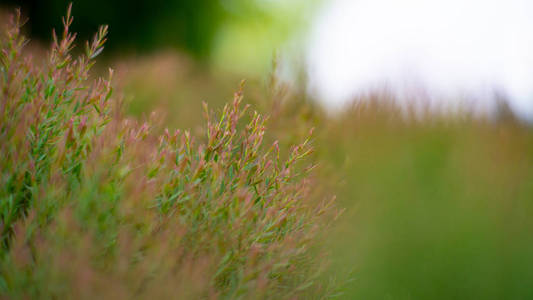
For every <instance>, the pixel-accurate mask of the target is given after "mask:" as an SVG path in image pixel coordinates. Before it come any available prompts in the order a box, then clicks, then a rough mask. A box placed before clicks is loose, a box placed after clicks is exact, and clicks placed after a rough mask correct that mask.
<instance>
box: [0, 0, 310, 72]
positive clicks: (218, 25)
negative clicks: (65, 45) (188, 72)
mask: <svg viewBox="0 0 533 300" xmlns="http://www.w3.org/2000/svg"><path fill="white" fill-rule="evenodd" d="M1 2H2V3H0V4H4V6H8V7H13V6H15V7H17V6H18V7H21V8H22V11H23V13H24V14H25V15H26V16H27V17H28V19H29V21H28V24H27V27H26V29H27V30H29V36H31V37H33V38H38V39H41V40H45V41H47V40H49V39H50V37H51V35H50V28H52V27H53V28H60V27H61V23H60V16H62V15H63V14H64V12H65V10H66V7H67V5H68V3H70V2H73V4H74V5H73V14H74V15H75V16H76V18H75V21H74V24H73V30H74V31H75V32H77V33H78V34H79V37H81V38H82V39H88V38H90V37H91V36H92V34H93V33H94V31H95V30H96V28H98V26H99V25H101V24H108V25H109V27H110V34H109V43H108V47H110V48H113V49H114V50H120V51H121V54H123V53H122V52H123V51H124V50H125V49H129V50H134V51H136V52H137V51H141V52H144V51H148V50H153V49H158V48H161V47H174V48H177V49H179V50H182V51H185V52H187V53H189V54H191V55H193V56H194V57H196V58H197V59H200V60H203V61H207V60H208V58H210V56H212V54H213V51H220V52H222V54H215V56H216V57H221V58H222V59H228V53H230V54H232V55H241V56H242V55H243V54H244V55H248V56H249V55H254V51H255V52H258V51H259V52H261V55H263V52H264V51H267V52H270V53H268V55H271V54H272V53H271V52H272V51H273V49H274V48H275V47H277V46H279V44H280V43H281V41H282V40H284V39H285V38H286V37H287V36H288V33H289V32H290V31H292V30H293V29H295V28H296V27H297V26H296V25H297V23H298V15H300V14H301V13H302V9H301V8H302V7H303V6H305V7H309V6H310V4H311V3H312V2H314V1H311V2H309V1H301V0H296V1H295V0H291V1H267V0H252V1H249V0H195V1H192V0H171V1H168V0H137V1H129V0H113V1H108V0H77V1H72V0H47V1H40V0H3V1H1ZM228 45H231V46H230V47H228ZM258 46H259V47H263V48H264V49H259V47H258ZM228 48H230V49H229V50H228ZM217 49H219V50H217ZM238 49H241V50H240V51H237V52H235V51H236V50H238ZM262 50H264V51H262ZM230 56H231V55H230ZM263 56H264V55H263ZM257 60H258V59H257V56H254V57H253V58H252V59H249V60H248V62H254V61H257ZM259 60H261V59H259Z"/></svg>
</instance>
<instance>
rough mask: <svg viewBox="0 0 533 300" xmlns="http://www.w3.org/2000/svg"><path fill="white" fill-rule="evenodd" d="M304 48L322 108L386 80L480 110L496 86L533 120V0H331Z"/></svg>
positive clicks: (401, 91) (487, 106)
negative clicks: (323, 103)
mask: <svg viewBox="0 0 533 300" xmlns="http://www.w3.org/2000/svg"><path fill="white" fill-rule="evenodd" d="M307 49H308V51H307V56H306V60H307V65H308V67H309V76H310V83H311V88H312V89H313V92H315V93H318V95H319V97H320V98H321V99H323V101H324V102H325V103H326V104H327V105H328V106H330V107H337V108H338V107H340V106H342V104H344V103H346V102H347V101H349V100H351V99H352V98H353V96H355V95H357V94H360V93H364V92H365V91H366V90H368V89H370V88H376V87H381V86H382V85H383V84H384V83H386V85H387V86H388V87H389V88H391V89H392V90H393V91H394V92H395V93H397V95H398V96H399V97H400V98H404V99H408V98H412V97H407V95H408V94H409V93H410V92H412V91H413V89H415V90H416V89H417V88H420V87H423V88H424V89H425V90H426V91H428V92H429V93H430V95H432V96H433V97H434V98H432V101H433V105H436V106H441V107H451V108H453V107H457V106H464V105H465V103H466V102H464V99H469V103H468V104H466V105H467V106H468V107H469V108H470V109H472V110H473V111H476V112H488V113H490V112H491V110H492V109H493V108H494V99H493V97H492V95H493V91H494V90H498V91H499V92H503V93H505V94H506V95H507V96H508V97H509V98H510V100H511V103H510V105H511V108H512V109H513V110H514V111H515V112H516V113H518V114H519V115H520V116H522V117H526V118H529V119H533V0H331V1H329V2H328V3H327V4H326V5H325V8H324V9H323V10H322V13H321V14H320V15H319V16H318V18H317V20H316V22H315V24H314V28H313V29H312V34H311V38H310V42H309V45H308V48H307ZM436 98H439V99H446V100H436ZM461 99H463V100H461ZM472 101H474V102H472ZM476 101H477V102H476Z"/></svg>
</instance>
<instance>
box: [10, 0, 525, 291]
mask: <svg viewBox="0 0 533 300" xmlns="http://www.w3.org/2000/svg"><path fill="white" fill-rule="evenodd" d="M68 2H69V1H64V0H48V1H38V0H35V1H31V0H18V1H17V0H0V4H1V5H0V6H1V7H2V9H3V10H4V11H7V10H9V9H12V8H14V7H21V8H22V11H23V14H24V15H25V16H27V17H28V18H29V21H28V23H27V25H26V26H25V27H24V29H25V30H26V33H27V35H29V36H30V38H31V39H32V41H33V43H32V44H33V45H34V46H35V47H36V48H38V47H39V44H47V43H48V42H49V40H50V36H51V34H50V33H51V28H60V25H61V16H62V15H63V14H64V12H65V11H66V7H67V5H68ZM532 14H533V9H532V7H531V4H529V3H528V1H524V0H510V1H500V0H490V1H478V0H468V1H467V0H463V1H459V0H449V1H440V0H434V1H423V0H394V1H393V0H390V1H388V0H379V1H370V0H368V1H364V0H360V1H356V0H353V1H351V0H333V1H325V0H197V1H180V0H170V1H169V0H166V1H163V0H150V1H145V0H140V1H126V0H116V1H106V0H92V1H89V0H87V1H82V0H78V1H74V6H73V15H74V25H73V30H74V31H76V32H78V33H79V37H80V40H86V39H88V38H90V37H91V36H92V34H93V32H95V31H96V30H97V27H98V25H100V24H109V25H110V35H109V43H108V46H107V48H106V51H105V56H104V57H103V60H100V61H99V63H98V64H97V69H98V68H100V69H101V70H106V68H107V67H108V66H110V67H113V68H115V69H116V70H117V73H118V76H117V83H116V84H117V85H118V86H119V87H120V90H121V91H122V93H123V96H124V99H125V100H126V106H127V111H128V113H129V114H131V115H132V116H135V117H138V118H141V119H142V118H146V117H147V116H148V115H149V114H150V112H151V111H154V110H155V111H157V112H159V113H161V115H162V118H161V121H162V122H165V123H166V125H167V126H170V127H179V128H192V129H193V130H196V129H198V128H199V126H200V125H201V124H203V120H202V118H201V117H200V116H201V112H202V109H201V104H200V102H201V101H206V102H208V103H209V105H210V106H212V107H215V108H219V107H220V106H221V105H223V104H224V103H226V102H227V101H228V100H229V99H231V97H232V93H233V91H234V90H235V89H236V88H237V87H238V84H239V82H240V81H241V80H242V79H243V78H246V79H247V81H248V84H247V85H246V90H245V95H246V97H245V99H246V101H247V102H249V103H252V104H253V105H254V109H257V110H259V111H260V112H263V113H266V114H269V115H271V119H270V121H269V124H268V127H269V128H270V132H269V133H268V137H267V138H268V139H270V140H274V139H278V140H280V142H281V143H282V144H284V145H289V144H293V143H296V142H298V141H300V140H301V139H302V138H303V136H304V135H305V133H306V132H308V129H309V128H310V127H315V128H316V133H315V135H314V141H313V142H314V147H315V150H316V151H315V153H314V157H313V160H315V161H316V162H318V163H319V168H318V169H317V171H316V177H317V178H318V180H319V181H318V182H319V183H320V186H317V189H324V190H327V191H329V192H330V193H333V194H336V195H337V199H338V202H339V206H341V207H343V208H346V212H345V214H344V215H343V216H342V217H341V218H340V219H339V220H338V222H337V225H336V226H335V227H334V229H333V232H330V233H328V234H327V236H326V237H324V239H323V246H324V247H325V248H326V249H328V250H329V251H330V253H331V254H332V255H331V257H332V259H331V263H330V267H329V270H328V273H327V274H326V275H325V276H324V278H323V280H324V283H326V282H334V283H335V284H336V285H337V286H338V289H337V290H336V292H335V293H333V294H332V295H331V296H332V297H334V296H335V297H340V298H344V299H450V298H453V299H502V298H505V299H531V298H533V286H532V285H531V282H532V281H533V221H532V220H533V218H531V216H533V132H532V130H531V127H530V125H529V123H528V122H529V120H531V116H532V114H531V112H532V111H533V102H532V101H531V99H533V98H532V97H531V96H532V95H533V92H532V91H533V80H531V78H533V76H532V75H533V47H532V45H533V43H532V37H533V21H532V20H533V18H531V16H532ZM473 37H475V38H473ZM79 45H80V44H79ZM78 49H81V47H79V48H78ZM324 104H325V105H324ZM332 111H333V112H332Z"/></svg>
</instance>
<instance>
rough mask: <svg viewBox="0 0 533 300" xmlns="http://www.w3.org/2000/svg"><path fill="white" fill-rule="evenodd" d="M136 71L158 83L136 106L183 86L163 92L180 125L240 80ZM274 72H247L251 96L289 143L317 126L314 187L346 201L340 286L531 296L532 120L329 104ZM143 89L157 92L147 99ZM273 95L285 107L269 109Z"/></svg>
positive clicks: (365, 294) (371, 102)
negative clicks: (273, 77) (335, 109)
mask: <svg viewBox="0 0 533 300" xmlns="http://www.w3.org/2000/svg"><path fill="white" fill-rule="evenodd" d="M156 61H157V59H156ZM151 65H152V66H156V65H157V63H154V64H151ZM167 66H168V65H167ZM206 73H209V72H206ZM215 73H216V72H215ZM131 74H135V73H130V75H131ZM143 74H146V72H143ZM209 74H211V73H209ZM132 76H133V78H132V79H130V78H128V77H127V76H126V77H125V78H123V81H122V82H123V83H124V84H125V86H126V87H127V88H126V91H127V92H126V93H130V94H132V95H146V94H149V95H150V96H149V97H148V96H147V97H146V98H144V97H141V98H136V97H132V98H131V100H132V103H131V105H132V106H133V107H135V106H137V105H139V106H142V105H148V104H149V105H154V106H157V104H156V103H157V101H158V100H157V99H160V100H161V101H165V99H176V98H180V97H182V95H183V97H184V98H187V99H189V101H171V102H169V103H167V104H165V105H166V106H165V107H166V108H167V111H166V115H167V116H168V119H167V120H166V122H168V123H169V124H173V125H176V126H178V127H181V126H192V127H194V126H195V125H196V124H195V122H196V120H195V119H194V118H189V117H186V116H185V115H187V114H189V113H190V112H194V111H197V110H199V109H200V104H199V101H200V100H205V101H208V102H211V103H212V104H213V106H215V107H216V106H217V105H220V103H221V102H220V101H221V99H220V97H219V95H220V94H217V93H216V92H212V91H210V89H211V88H213V87H221V86H223V87H224V88H221V89H220V90H224V91H225V93H226V94H229V93H228V91H229V90H228V89H231V85H232V84H234V82H236V79H235V78H233V79H231V76H229V77H218V78H217V77H216V76H215V75H212V74H211V75H206V74H204V75H203V76H200V77H202V78H204V79H205V80H206V81H204V84H203V86H205V87H206V88H203V89H202V88H196V86H197V85H198V84H197V83H194V81H195V79H192V80H191V79H190V78H192V77H190V76H184V77H180V78H176V79H175V82H167V83H164V84H163V83H161V82H160V84H163V85H164V87H156V88H154V85H152V84H148V83H147V84H142V83H141V84H139V81H136V79H135V75H132ZM206 78H207V79H206ZM130 80H132V81H130ZM188 80H191V81H192V82H189V81H188ZM232 80H233V82H232ZM132 82H135V83H136V84H132ZM268 82H269V80H268V79H261V80H256V81H254V80H251V81H250V82H249V84H248V86H247V93H246V95H247V96H246V101H248V102H252V103H254V104H255V107H259V108H260V109H262V110H263V112H264V113H269V114H272V116H271V119H270V121H269V123H268V125H269V127H270V128H271V133H270V134H271V135H272V136H273V137H272V138H278V139H281V140H282V141H283V140H284V141H285V142H286V143H290V142H293V141H294V140H297V139H298V137H299V136H300V135H301V134H302V132H303V129H302V128H307V127H315V128H316V134H315V136H314V140H313V146H314V148H315V153H314V158H313V159H314V160H315V161H316V162H318V164H319V167H318V168H317V175H316V176H317V177H318V178H319V182H320V183H321V186H320V187H317V188H321V189H328V190H331V191H332V192H333V193H335V194H336V195H337V201H338V204H339V206H340V207H342V208H345V209H346V211H345V213H344V214H343V215H342V216H341V217H340V219H339V220H338V223H337V225H336V227H335V228H334V230H333V232H329V233H328V234H327V236H326V237H324V240H323V246H324V247H325V248H326V249H329V251H330V253H331V257H332V262H331V265H330V267H329V273H328V275H327V276H325V277H324V281H330V280H335V281H336V283H337V284H338V285H339V286H340V288H339V289H338V291H337V292H338V293H335V295H336V296H338V297H339V298H341V299H529V298H531V297H533V287H532V286H531V284H530V283H531V281H532V280H533V219H532V218H531V216H533V200H532V199H533V131H532V129H531V128H530V127H529V126H528V125H526V124H523V123H521V122H519V121H517V120H516V119H514V118H513V117H512V116H511V115H509V114H506V113H505V111H503V112H502V117H500V118H494V119H482V118H478V117H474V116H469V115H467V114H465V115H439V116H437V115H431V114H429V113H428V114H427V115H425V116H423V117H422V118H420V117H416V118H415V117H413V116H411V117H409V116H407V117H406V116H405V114H404V113H402V111H401V110H400V109H398V108H395V107H394V106H393V105H390V104H385V103H384V102H387V101H383V100H387V99H380V98H379V97H378V98H374V99H359V100H361V102H359V103H360V104H358V105H354V106H353V108H351V109H347V111H345V112H342V113H340V114H339V115H330V114H327V113H325V112H324V111H323V110H322V109H321V108H320V107H318V106H316V105H315V104H313V103H312V102H311V100H309V99H307V96H305V95H303V94H301V93H298V92H295V93H285V94H284V93H281V94H276V93H275V92H272V87H268V86H269V85H268ZM224 83H226V85H224ZM156 86H157V85H156ZM265 86H266V87H268V88H265ZM188 87H194V88H188ZM274 90H276V89H275V88H274ZM278 90H279V89H278ZM289 90H290V89H289ZM185 95H186V97H185ZM283 95H285V96H283ZM143 99H150V100H149V101H150V102H148V103H145V104H141V103H142V101H146V100H143ZM136 101H138V102H137V103H136ZM276 101H279V102H280V103H282V104H279V103H278V102H276ZM276 103H278V105H281V106H282V107H283V108H282V109H280V110H279V112H277V113H276V112H275V113H273V112H274V110H273V107H276ZM189 115H190V114H189ZM196 115H197V114H196Z"/></svg>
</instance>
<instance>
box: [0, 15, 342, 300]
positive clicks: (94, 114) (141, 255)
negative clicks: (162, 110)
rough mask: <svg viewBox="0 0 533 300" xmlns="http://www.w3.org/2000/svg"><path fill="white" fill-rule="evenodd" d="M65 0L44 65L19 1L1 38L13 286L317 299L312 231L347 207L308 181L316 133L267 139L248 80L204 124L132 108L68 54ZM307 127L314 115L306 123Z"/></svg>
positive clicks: (4, 284)
mask: <svg viewBox="0 0 533 300" xmlns="http://www.w3.org/2000/svg"><path fill="white" fill-rule="evenodd" d="M70 11H71V8H70V7H69V9H68V12H67V15H66V17H65V18H64V19H63V25H64V29H63V32H62V35H61V36H60V37H57V36H56V35H55V33H54V43H53V45H52V47H51V49H50V51H49V54H48V56H47V57H46V59H45V61H44V63H42V64H40V63H38V62H36V61H35V60H34V59H33V58H32V57H31V55H30V54H28V53H27V52H25V51H24V48H23V47H24V45H25V44H26V40H25V38H24V37H23V36H21V35H20V28H21V25H22V23H21V20H20V14H17V15H15V16H14V17H13V19H12V22H11V24H10V25H9V26H8V28H7V29H6V31H5V33H4V36H3V37H2V39H1V41H2V43H1V47H2V52H1V53H2V57H1V58H2V64H1V71H2V81H1V86H0V90H1V91H2V98H1V101H2V102H1V104H2V110H1V112H2V115H1V116H2V121H1V122H0V125H1V127H0V145H1V147H2V148H1V154H2V159H1V160H0V163H1V170H2V173H1V177H0V178H1V182H0V185H1V186H2V189H1V190H0V205H1V206H0V213H1V219H0V229H1V239H2V245H1V248H0V249H1V250H0V274H1V276H0V294H2V295H4V296H7V297H9V298H26V297H30V298H93V297H98V298H102V297H103V298H117V297H118V298H132V297H137V298H152V297H154V296H155V297H157V296H159V297H164V298H185V299H190V298H230V299H233V298H293V297H298V296H302V295H313V296H315V297H320V295H325V294H326V293H328V292H329V290H328V288H329V287H328V286H325V285H323V284H319V283H318V282H317V281H316V279H317V278H318V276H319V275H320V274H321V270H323V264H324V263H323V261H322V260H321V259H319V257H317V256H316V255H315V252H316V251H314V250H313V249H315V248H316V247H315V245H316V241H317V240H316V238H315V237H316V236H317V235H318V234H319V232H320V231H321V230H322V229H323V228H324V226H326V225H327V224H328V223H330V221H331V220H332V218H333V217H334V215H335V214H336V212H335V209H334V207H333V202H332V200H329V199H331V197H329V198H324V197H322V195H320V194H318V193H316V192H315V191H314V190H313V189H312V188H311V187H312V185H313V179H312V177H310V175H309V172H310V170H311V169H312V165H311V166H310V167H306V166H305V165H307V164H306V163H304V160H305V159H306V157H307V156H308V155H309V154H310V153H311V152H312V147H311V140H310V138H309V136H307V137H305V138H303V139H302V140H303V142H302V143H299V144H297V145H296V146H291V147H290V149H289V148H286V147H284V146H283V145H280V144H279V143H278V142H276V141H273V142H272V143H270V144H265V143H264V142H263V138H264V135H265V130H266V126H265V121H266V119H265V117H263V116H261V115H260V114H258V113H257V112H248V107H249V106H248V105H243V104H242V100H243V95H242V88H241V90H239V91H238V92H237V93H235V95H234V99H233V101H231V102H230V103H228V104H226V105H225V106H224V108H223V109H222V111H220V112H219V113H214V112H213V111H211V110H209V108H208V107H207V104H205V105H204V106H203V114H204V117H205V120H206V124H205V125H204V126H203V132H202V133H201V134H200V133H199V134H196V133H191V132H190V131H188V130H170V129H167V128H164V127H161V126H160V125H161V124H160V122H158V116H157V115H155V114H152V115H151V117H150V118H148V119H146V120H145V121H144V122H139V121H138V120H134V119H131V118H128V117H127V116H125V115H124V114H123V106H122V104H121V103H122V101H121V100H120V97H116V96H113V95H112V91H113V83H112V81H111V75H112V74H113V72H112V71H109V73H110V76H109V79H102V78H97V79H93V77H92V76H91V73H90V68H91V67H92V65H93V64H94V62H93V60H94V58H95V57H96V56H97V55H98V54H99V53H100V52H101V51H102V50H103V45H104V42H105V40H106V33H107V27H105V26H104V27H101V28H100V30H99V31H98V33H97V34H96V35H95V38H94V40H93V41H92V42H90V43H87V47H86V51H85V53H84V54H81V55H79V56H73V55H72V54H71V50H72V48H73V46H74V39H75V35H74V34H72V33H70V31H69V27H70V25H71V23H72V20H73V18H72V17H71V15H70ZM308 130H309V129H308Z"/></svg>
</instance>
